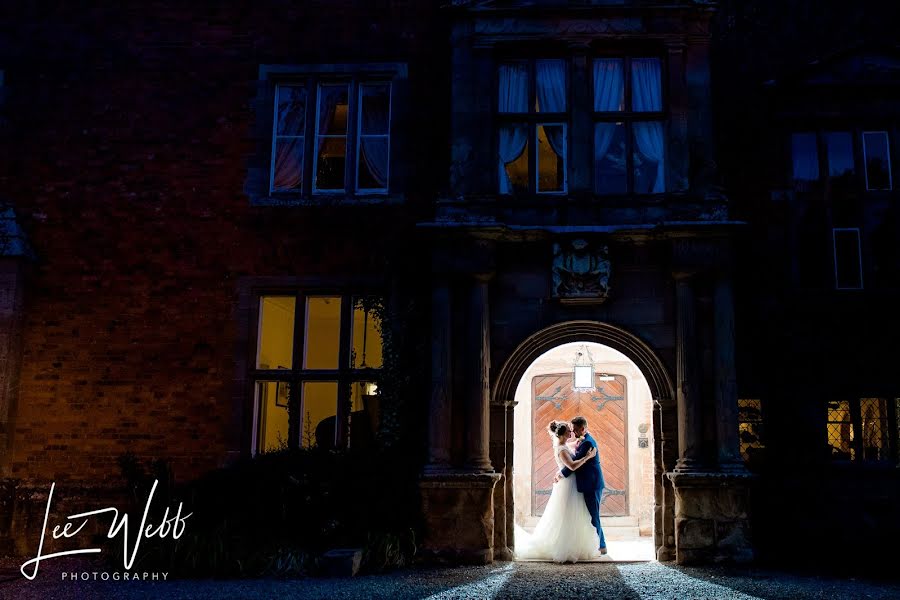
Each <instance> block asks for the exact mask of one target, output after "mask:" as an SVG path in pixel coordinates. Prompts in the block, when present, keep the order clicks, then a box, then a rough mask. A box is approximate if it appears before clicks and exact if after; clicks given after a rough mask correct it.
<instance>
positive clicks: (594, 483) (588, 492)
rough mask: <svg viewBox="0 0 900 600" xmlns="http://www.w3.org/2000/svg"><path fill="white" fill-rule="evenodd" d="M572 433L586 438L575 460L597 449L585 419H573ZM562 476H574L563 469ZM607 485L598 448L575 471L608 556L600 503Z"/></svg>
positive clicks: (580, 490)
mask: <svg viewBox="0 0 900 600" xmlns="http://www.w3.org/2000/svg"><path fill="white" fill-rule="evenodd" d="M572 431H573V432H574V433H575V435H576V436H577V437H579V438H580V437H582V436H584V439H583V440H582V442H581V444H580V445H579V446H578V450H577V451H576V452H575V460H578V459H579V458H583V457H584V456H585V455H586V454H587V453H588V451H589V450H590V449H591V448H597V442H596V441H594V438H593V436H591V434H590V433H588V430H587V419H585V418H584V417H575V418H574V419H572ZM560 474H561V475H562V476H563V477H568V476H569V475H571V474H572V470H571V469H569V468H568V467H563V468H562V471H560ZM605 485H606V484H605V483H604V481H603V471H602V470H601V469H600V449H599V448H597V455H596V456H594V458H593V459H591V460H589V461H587V462H586V463H585V464H584V465H582V466H581V468H580V469H578V470H576V471H575V486H576V488H577V489H578V491H579V492H581V493H582V494H584V503H585V504H586V505H587V509H588V512H589V513H591V524H592V525H593V526H594V527H595V528H596V529H597V534H598V535H599V536H600V554H606V538H604V537H603V528H602V527H601V526H600V502H601V500H602V497H603V488H604V487H605Z"/></svg>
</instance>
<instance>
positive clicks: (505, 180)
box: [498, 125, 528, 194]
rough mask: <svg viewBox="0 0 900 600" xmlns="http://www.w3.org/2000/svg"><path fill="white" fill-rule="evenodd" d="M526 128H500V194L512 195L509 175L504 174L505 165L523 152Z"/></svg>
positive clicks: (526, 135) (514, 126) (513, 126)
mask: <svg viewBox="0 0 900 600" xmlns="http://www.w3.org/2000/svg"><path fill="white" fill-rule="evenodd" d="M527 132H528V128H527V127H525V126H524V125H510V126H506V127H501V128H500V149H499V154H500V172H499V173H498V181H499V182H500V193H501V194H509V193H512V183H511V182H510V180H509V175H508V174H507V173H506V165H507V164H509V163H511V162H513V161H514V160H516V159H517V158H519V156H521V155H522V152H523V151H524V150H525V143H526V142H527V141H528V133H527Z"/></svg>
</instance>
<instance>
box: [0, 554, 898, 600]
mask: <svg viewBox="0 0 900 600" xmlns="http://www.w3.org/2000/svg"><path fill="white" fill-rule="evenodd" d="M20 564H21V561H20V560H14V559H0V598H4V599H6V598H10V599H15V600H28V599H31V598H41V599H44V598H46V599H49V600H68V599H72V600H74V599H79V600H80V599H93V598H116V599H119V598H121V599H130V598H202V599H217V600H218V599H220V598H322V599H329V600H332V599H335V600H337V599H352V598H366V599H368V598H372V599H375V598H384V599H390V600H400V599H404V598H421V599H426V598H427V599H429V600H432V599H434V600H437V599H440V600H444V599H456V598H459V599H463V598H465V599H471V598H539V599H541V600H547V599H548V598H549V599H552V598H591V599H594V598H621V599H628V600H632V599H634V600H638V599H641V600H642V599H646V598H672V599H676V598H677V599H679V600H681V599H686V598H697V599H701V598H704V599H705V598H711V599H713V598H714V599H719V598H723V599H724V598H727V599H738V600H751V599H754V598H784V599H791V600H803V599H811V598H828V599H831V598H852V599H857V598H873V599H882V598H883V599H888V598H891V599H895V598H900V582H886V581H875V580H870V579H859V578H858V579H853V578H846V579H840V578H836V577H825V576H815V575H801V574H792V573H788V572H784V571H773V570H763V569H746V568H744V569H737V568H733V569H729V568H724V567H710V568H684V567H675V566H671V565H666V564H660V563H618V564H616V563H590V564H578V565H555V564H550V563H536V562H529V563H497V564H495V565H490V566H484V567H458V568H441V569H409V570H404V571H399V572H396V573H393V574H388V575H372V576H364V577H356V578H348V579H305V580H276V579H258V580H209V579H207V580H188V579H182V580H171V581H166V582H162V581H159V582H153V581H127V582H126V581H101V580H98V581H93V580H89V581H77V582H73V581H66V580H63V579H62V573H63V572H66V571H75V572H78V573H81V572H88V573H93V572H94V571H95V570H98V568H97V567H94V566H93V565H92V563H91V561H90V560H89V559H85V558H83V557H63V558H57V559H50V560H47V561H46V562H45V563H42V564H41V568H40V571H39V573H38V575H37V577H36V578H35V579H34V580H28V579H25V578H24V577H23V576H22V575H21V574H20V573H19V572H18V567H19V565H20ZM100 570H102V569H100ZM91 577H93V575H91Z"/></svg>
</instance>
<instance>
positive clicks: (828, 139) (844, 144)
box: [825, 131, 855, 177]
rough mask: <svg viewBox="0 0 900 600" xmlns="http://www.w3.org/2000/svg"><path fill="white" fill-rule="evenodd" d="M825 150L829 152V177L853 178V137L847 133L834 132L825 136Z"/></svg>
mask: <svg viewBox="0 0 900 600" xmlns="http://www.w3.org/2000/svg"><path fill="white" fill-rule="evenodd" d="M825 148H826V150H827V151H828V176H829V177H845V176H852V175H853V172H854V170H855V168H854V166H853V136H852V135H850V133H848V132H846V131H832V132H829V133H826V134H825Z"/></svg>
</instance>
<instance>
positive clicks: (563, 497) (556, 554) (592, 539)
mask: <svg viewBox="0 0 900 600" xmlns="http://www.w3.org/2000/svg"><path fill="white" fill-rule="evenodd" d="M554 444H555V445H556V455H555V458H556V465H557V467H558V468H560V469H562V467H563V466H564V463H563V462H562V460H561V459H560V453H561V452H568V451H569V450H568V448H567V447H566V446H565V445H560V444H557V443H556V442H555V441H554ZM599 545H600V537H599V536H598V535H597V530H596V529H595V528H594V526H593V525H592V524H591V514H590V513H589V512H588V509H587V506H586V505H585V503H584V494H582V493H581V492H579V491H578V489H577V487H576V485H575V476H574V475H571V476H569V477H563V478H562V479H560V480H559V481H558V482H557V483H555V484H554V485H553V491H552V492H551V493H550V500H549V501H548V502H547V506H546V508H544V514H543V515H541V518H540V520H539V521H538V524H537V526H536V527H535V528H534V532H533V533H528V532H527V531H525V529H523V528H522V527H520V526H519V525H518V524H516V525H515V554H516V558H532V559H541V560H552V561H554V562H558V563H563V562H576V561H579V560H586V559H589V558H593V557H595V556H597V555H598V554H597V547H598V546H599Z"/></svg>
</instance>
